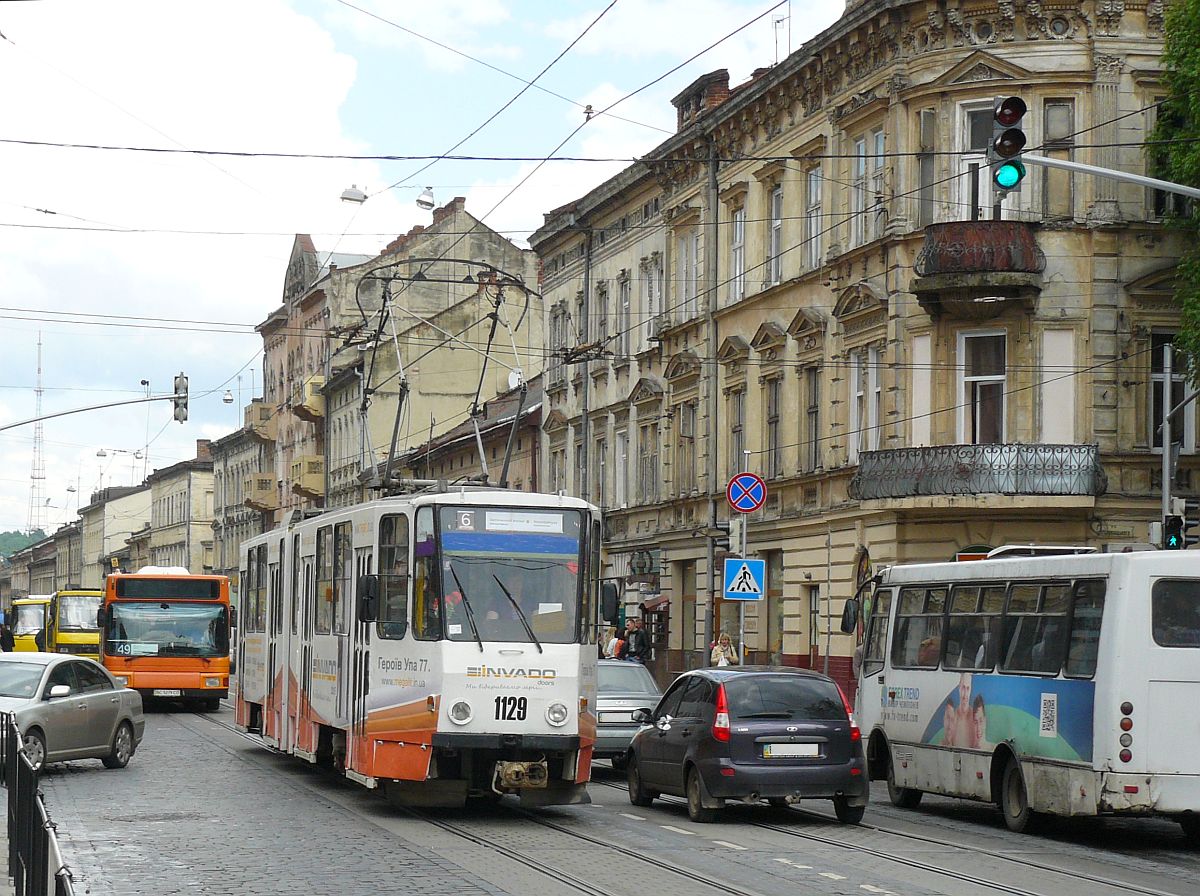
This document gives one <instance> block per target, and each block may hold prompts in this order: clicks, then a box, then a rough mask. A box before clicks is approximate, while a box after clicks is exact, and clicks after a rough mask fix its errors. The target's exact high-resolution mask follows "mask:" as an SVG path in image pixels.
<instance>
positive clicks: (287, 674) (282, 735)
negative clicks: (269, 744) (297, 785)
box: [275, 533, 300, 753]
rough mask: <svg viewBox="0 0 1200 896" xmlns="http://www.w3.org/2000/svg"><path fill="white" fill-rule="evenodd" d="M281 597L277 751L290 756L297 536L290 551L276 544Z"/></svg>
mask: <svg viewBox="0 0 1200 896" xmlns="http://www.w3.org/2000/svg"><path fill="white" fill-rule="evenodd" d="M279 560H280V567H281V570H282V571H281V574H280V575H281V582H282V584H283V591H282V596H281V599H280V602H279V621H278V623H277V624H276V627H275V631H276V632H277V633H278V641H279V646H278V648H277V662H278V663H279V748H280V749H281V750H284V751H286V752H289V753H290V752H291V750H292V747H293V746H294V743H293V738H294V737H295V736H296V735H295V732H296V705H295V704H296V695H295V693H294V690H295V688H294V681H293V678H292V640H293V638H294V636H295V631H296V602H297V601H298V600H299V599H300V598H299V577H298V575H297V570H298V569H299V561H300V535H299V533H292V543H291V545H290V547H289V546H288V545H287V544H286V543H281V544H280V558H279Z"/></svg>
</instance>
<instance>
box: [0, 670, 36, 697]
mask: <svg viewBox="0 0 1200 896" xmlns="http://www.w3.org/2000/svg"><path fill="white" fill-rule="evenodd" d="M45 668H46V667H45V666H41V665H38V664H37V663H0V697H32V696H33V695H34V694H36V693H37V686H38V682H39V681H41V680H42V672H43V671H44V670H45Z"/></svg>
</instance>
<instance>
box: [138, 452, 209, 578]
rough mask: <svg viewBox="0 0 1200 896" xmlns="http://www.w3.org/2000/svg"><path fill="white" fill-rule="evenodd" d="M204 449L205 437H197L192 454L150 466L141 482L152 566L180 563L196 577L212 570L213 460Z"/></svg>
mask: <svg viewBox="0 0 1200 896" xmlns="http://www.w3.org/2000/svg"><path fill="white" fill-rule="evenodd" d="M208 449H209V442H208V440H207V439H197V440H196V457H195V458H193V459H191V460H185V461H180V462H179V463H177V464H172V465H171V466H169V467H165V468H164V469H161V470H155V471H154V472H153V473H151V474H150V476H149V477H148V478H147V480H146V481H147V482H148V483H149V484H150V539H149V562H150V564H151V565H153V566H182V567H184V568H186V569H187V570H188V571H189V572H191V573H194V574H196V575H205V574H210V573H212V572H213V526H212V524H213V462H212V458H211V456H210V455H209V450H208ZM136 536H137V533H135V534H134V535H131V536H130V538H131V539H134V538H135V537H136ZM136 568H137V567H135V569H136Z"/></svg>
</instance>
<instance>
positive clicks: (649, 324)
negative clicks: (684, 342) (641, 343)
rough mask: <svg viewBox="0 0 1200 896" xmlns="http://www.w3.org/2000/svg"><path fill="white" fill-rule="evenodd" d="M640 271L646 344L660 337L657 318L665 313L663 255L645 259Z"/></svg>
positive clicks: (657, 254) (654, 255)
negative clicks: (663, 305)
mask: <svg viewBox="0 0 1200 896" xmlns="http://www.w3.org/2000/svg"><path fill="white" fill-rule="evenodd" d="M639 269H640V271H641V278H640V282H641V297H642V319H643V320H644V321H645V330H644V332H645V338H646V342H647V343H649V342H650V340H651V339H653V338H654V337H655V336H657V335H658V330H657V329H656V328H657V326H658V322H657V318H658V316H659V314H661V313H662V311H663V307H662V304H663V303H662V294H663V263H662V255H660V254H659V253H658V252H655V253H654V254H653V255H651V256H650V257H649V258H643V259H642V261H641V264H640V265H639Z"/></svg>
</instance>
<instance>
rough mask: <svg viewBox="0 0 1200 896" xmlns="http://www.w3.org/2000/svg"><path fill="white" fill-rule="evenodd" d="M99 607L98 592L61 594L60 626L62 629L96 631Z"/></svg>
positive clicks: (59, 608)
mask: <svg viewBox="0 0 1200 896" xmlns="http://www.w3.org/2000/svg"><path fill="white" fill-rule="evenodd" d="M98 609H100V595H98V594H96V595H90V594H61V595H59V598H58V627H59V629H60V630H62V631H72V632H94V631H95V630H96V611H97V610H98Z"/></svg>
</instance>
